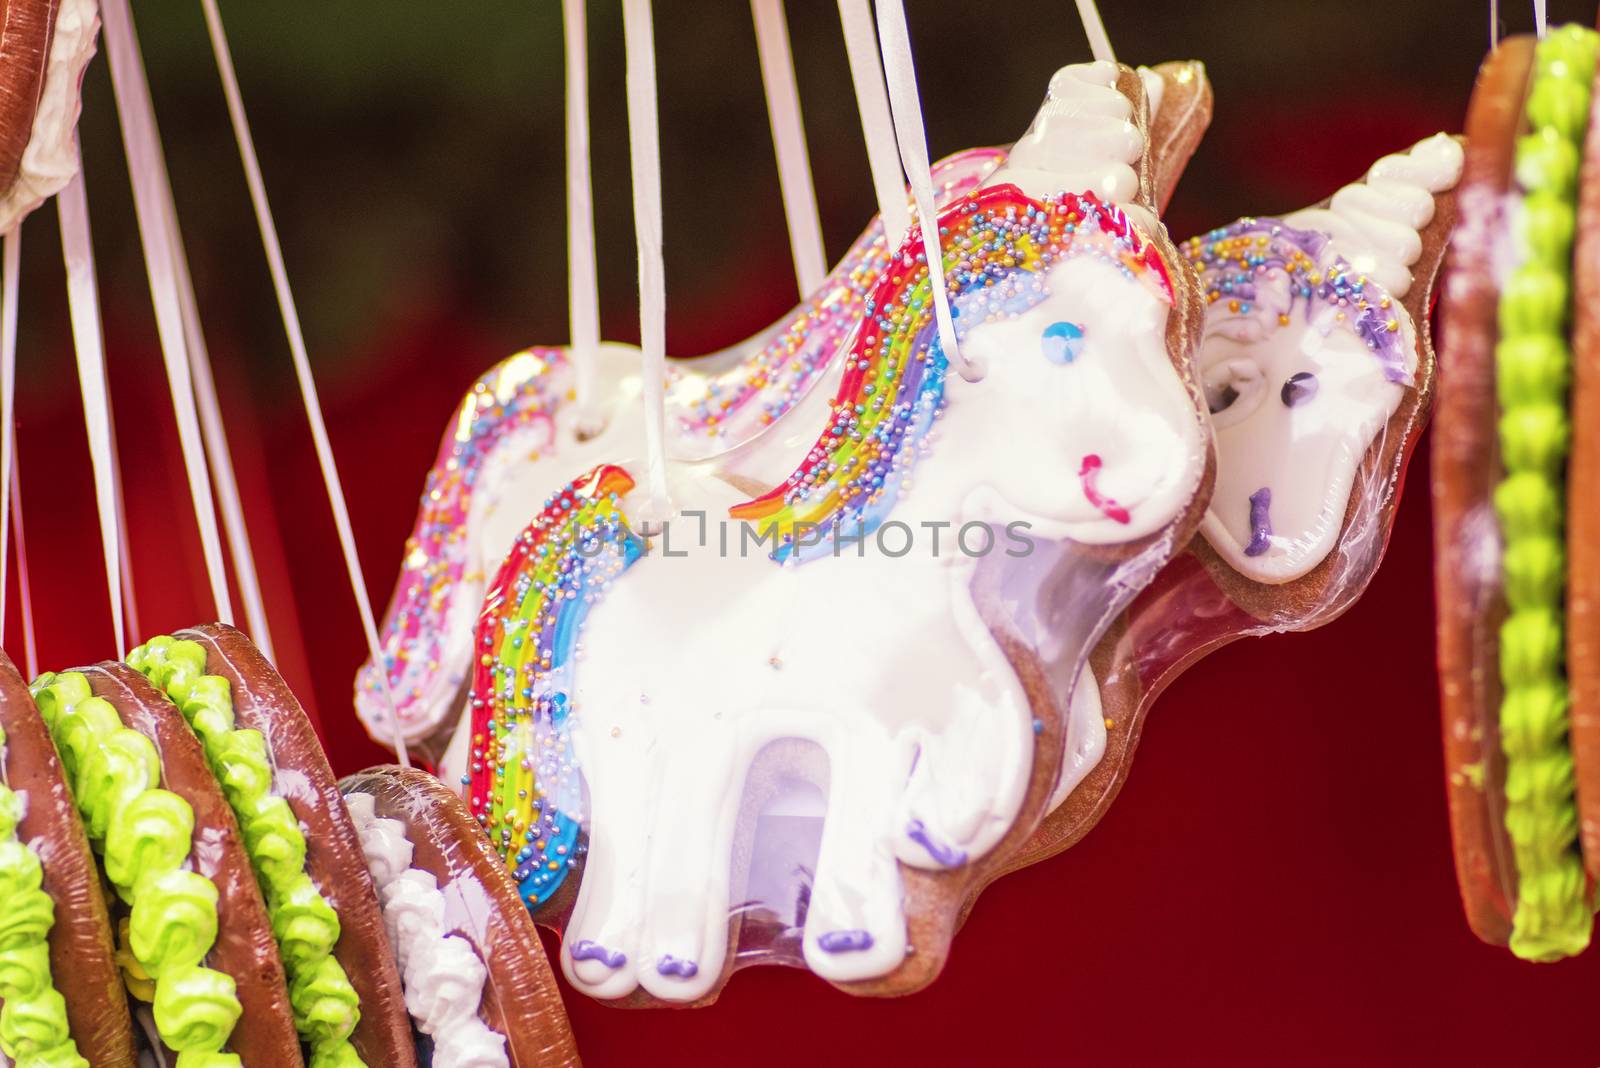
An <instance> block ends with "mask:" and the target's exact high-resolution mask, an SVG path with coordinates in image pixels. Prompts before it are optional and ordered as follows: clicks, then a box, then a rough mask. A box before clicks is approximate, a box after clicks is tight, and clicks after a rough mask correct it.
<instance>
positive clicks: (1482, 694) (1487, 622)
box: [1433, 37, 1533, 945]
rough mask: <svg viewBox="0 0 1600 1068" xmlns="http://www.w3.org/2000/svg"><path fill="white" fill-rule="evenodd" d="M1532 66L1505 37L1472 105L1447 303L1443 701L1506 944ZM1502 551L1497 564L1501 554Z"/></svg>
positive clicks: (1462, 848)
mask: <svg viewBox="0 0 1600 1068" xmlns="http://www.w3.org/2000/svg"><path fill="white" fill-rule="evenodd" d="M1532 64H1533V39H1532V38H1530V37H1514V38H1510V39H1508V40H1505V41H1502V42H1501V43H1500V46H1499V47H1498V48H1497V49H1495V51H1494V52H1492V53H1490V55H1489V58H1488V59H1487V60H1486V61H1485V62H1484V64H1483V66H1482V68H1480V69H1479V71H1478V80H1477V85H1476V86H1475V88H1474V90H1473V93H1472V101H1471V103H1470V105H1469V106H1468V110H1467V124H1466V133H1467V147H1466V161H1465V164H1464V166H1463V168H1462V172H1461V182H1460V185H1459V186H1458V194H1457V199H1458V201H1459V203H1460V221H1459V223H1458V225H1457V227H1456V233H1455V236H1454V238H1453V239H1452V241H1451V247H1450V254H1449V258H1448V261H1447V264H1446V276H1445V289H1444V298H1443V300H1442V301H1441V307H1440V309H1439V312H1440V325H1441V328H1442V335H1443V342H1444V372H1443V374H1442V375H1441V376H1440V381H1439V400H1438V416H1437V419H1436V422H1435V427H1434V434H1433V538H1434V596H1435V601H1436V606H1437V613H1438V621H1437V622H1438V639H1439V703H1440V716H1441V728H1442V732H1443V737H1444V761H1445V790H1446V795H1447V797H1448V799H1449V803H1450V831H1451V837H1452V841H1453V846H1454V850H1455V864H1456V877H1457V881H1458V882H1459V884H1460V889H1461V901H1462V905H1463V907H1464V908H1465V910H1466V914H1467V922H1468V924H1469V925H1470V926H1471V928H1472V930H1473V932H1474V933H1475V934H1477V936H1478V937H1479V938H1481V939H1483V940H1484V941H1486V942H1492V943H1497V944H1502V945H1503V944H1504V943H1505V942H1506V941H1507V940H1508V939H1509V938H1510V935H1511V916H1512V911H1513V909H1514V907H1515V904H1516V868H1515V865H1514V864H1513V862H1512V856H1511V842H1510V837H1509V835H1508V834H1507V832H1506V827H1505V758H1504V755H1503V754H1502V752H1501V749H1500V730H1499V708H1500V696H1501V691H1500V672H1499V656H1498V654H1499V630H1500V624H1501V622H1502V621H1503V620H1504V619H1505V614H1506V605H1505V597H1504V594H1503V592H1502V590H1501V584H1500V578H1499V573H1498V572H1499V569H1498V566H1495V567H1490V568H1486V567H1485V565H1484V563H1483V560H1484V558H1485V547H1486V545H1492V544H1496V543H1497V542H1498V538H1499V532H1498V526H1497V524H1496V523H1495V519H1494V511H1493V507H1492V504H1491V501H1492V499H1493V494H1494V487H1495V485H1496V484H1497V482H1498V481H1499V479H1500V476H1501V471H1502V468H1501V464H1500V456H1499V441H1498V435H1497V432H1496V410H1495V370H1494V348H1495V343H1496V340H1497V339H1498V337H1499V327H1498V324H1497V316H1498V303H1499V284H1498V282H1497V274H1498V272H1497V271H1496V268H1495V246H1496V244H1497V242H1499V240H1500V238H1501V235H1502V233H1503V232H1504V225H1505V223H1504V219H1503V216H1502V204H1503V201H1504V198H1505V194H1506V191H1507V189H1508V188H1509V187H1510V182H1511V167H1512V153H1513V148H1514V142H1515V137H1516V134H1517V132H1518V130H1519V129H1520V127H1521V124H1522V121H1523V116H1522V112H1523V100H1524V97H1525V96H1526V93H1527V86H1528V79H1529V72H1530V71H1531V69H1532ZM1493 556H1494V559H1495V560H1496V561H1497V560H1498V558H1499V555H1498V551H1497V550H1496V551H1495V552H1494V553H1493Z"/></svg>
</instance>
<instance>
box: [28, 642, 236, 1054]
mask: <svg viewBox="0 0 1600 1068" xmlns="http://www.w3.org/2000/svg"><path fill="white" fill-rule="evenodd" d="M32 688H33V691H34V698H35V701H36V702H37V703H38V706H39V709H40V711H41V713H42V715H43V717H44V720H45V724H46V726H47V727H49V729H50V734H51V738H52V739H53V740H54V742H55V744H56V749H57V751H58V752H59V753H60V754H61V761H62V764H63V766H64V767H65V768H66V770H67V773H68V776H69V779H70V781H71V782H72V783H73V785H74V790H73V799H74V802H75V803H76V805H77V807H78V811H79V814H80V815H81V816H82V817H83V820H84V824H85V826H86V828H87V829H88V832H89V836H90V840H91V841H92V842H93V843H94V845H95V847H96V848H97V849H98V850H99V851H100V852H101V853H102V855H103V856H102V860H103V867H104V869H105V873H106V877H107V878H108V879H109V880H110V881H111V884H112V886H113V887H115V888H116V891H117V894H118V896H119V897H121V898H122V899H123V900H124V901H125V902H127V903H128V905H129V906H130V907H131V908H130V915H129V927H128V929H129V943H130V950H131V952H132V954H133V958H134V960H135V961H136V962H137V963H138V966H139V968H140V969H141V970H142V971H143V972H145V973H147V974H148V975H150V976H159V978H157V979H156V981H155V1000H154V1013H155V1020H156V1030H157V1031H159V1032H160V1034H161V1038H162V1041H164V1042H165V1043H166V1044H167V1045H168V1046H169V1047H171V1048H172V1049H174V1050H178V1051H180V1052H181V1051H183V1050H185V1049H195V1050H204V1051H212V1052H215V1051H219V1050H221V1049H222V1047H223V1045H224V1044H226V1042H227V1040H228V1035H229V1034H230V1033H231V1032H232V1030H233V1025H234V1023H235V1022H236V1021H237V1020H238V1018H239V1015H240V1012H241V1011H242V1009H241V1006H240V1004H239V999H238V997H237V995H236V993H235V990H234V982H233V979H232V978H230V977H229V976H227V975H224V974H223V973H221V972H218V971H213V970H212V969H209V968H204V967H200V966H199V965H200V962H201V961H202V960H204V959H205V956H206V954H207V953H209V952H210V951H211V947H212V944H213V943H214V942H215V940H216V933H217V900H218V893H217V888H216V886H215V885H214V884H213V883H212V882H211V881H210V880H209V879H207V878H206V877H205V876H203V875H201V874H199V873H198V872H194V871H188V870H185V869H184V867H183V865H184V864H185V863H187V861H188V859H189V851H190V849H191V846H192V843H193V837H194V810H193V809H192V808H190V807H189V803H188V802H187V801H185V800H184V799H183V798H182V797H179V796H178V795H177V794H175V793H173V792H171V791H170V790H164V789H161V787H160V786H159V783H160V781H161V762H160V757H159V755H158V754H157V753H156V751H155V747H154V745H152V744H151V742H150V740H149V739H148V738H146V737H145V736H144V735H142V734H140V733H138V732H137V731H132V730H128V729H127V728H125V727H124V726H123V724H122V720H121V718H120V717H119V716H118V715H117V710H116V708H115V707H114V706H112V705H111V704H110V703H109V702H107V701H104V700H102V699H100V698H97V697H94V696H93V695H92V693H91V691H90V689H89V684H88V680H87V679H86V678H85V677H84V676H83V675H82V674H81V673H78V672H67V673H64V674H61V675H45V676H41V677H40V678H39V679H37V680H35V682H34V684H33V687H32ZM0 850H3V846H0ZM3 866H4V858H3V854H0V868H3ZM40 896H43V895H42V894H41V895H40ZM45 900H46V901H47V902H48V900H49V899H48V898H45ZM9 920H10V914H9V911H8V910H5V909H3V908H0V926H3V925H4V924H5V923H7V922H8V921H9ZM4 945H5V942H4V940H3V938H0V946H4ZM7 1004H8V1005H9V1002H8V1003H7ZM3 1039H4V1033H3V1021H0V1040H3ZM48 1045H50V1044H49V1043H42V1044H41V1050H43V1049H44V1048H45V1047H46V1046H48ZM41 1063H52V1062H41ZM61 1063H62V1064H71V1063H74V1062H73V1061H71V1060H70V1059H67V1060H63V1061H61Z"/></svg>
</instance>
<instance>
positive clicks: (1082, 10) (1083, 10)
mask: <svg viewBox="0 0 1600 1068" xmlns="http://www.w3.org/2000/svg"><path fill="white" fill-rule="evenodd" d="M1078 18H1080V19H1082V20H1083V32H1084V35H1085V36H1087V37H1088V38H1089V51H1090V52H1092V53H1093V54H1094V58H1095V59H1097V60H1100V61H1101V62H1105V63H1115V62H1116V61H1117V57H1116V55H1115V54H1114V53H1113V52H1112V51H1111V38H1109V37H1107V36H1106V25H1105V23H1103V22H1101V21H1100V9H1099V8H1098V7H1096V6H1095V3H1094V0H1078Z"/></svg>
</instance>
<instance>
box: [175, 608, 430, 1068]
mask: <svg viewBox="0 0 1600 1068" xmlns="http://www.w3.org/2000/svg"><path fill="white" fill-rule="evenodd" d="M173 637H174V638H177V639H180V640H183V641H192V642H195V643H197V644H198V645H199V646H200V647H201V648H202V649H204V650H205V653H206V669H205V670H206V674H208V675H218V676H221V677H222V678H224V679H227V680H228V685H229V687H230V688H231V689H232V691H233V714H234V720H235V722H236V723H237V724H238V725H239V726H240V727H242V728H245V729H248V730H255V731H259V732H261V735H262V737H263V738H265V739H266V742H267V751H268V753H269V754H270V755H271V759H272V765H273V774H274V776H276V775H278V774H279V773H281V772H283V771H288V772H291V773H293V774H294V776H295V777H296V779H303V783H302V784H301V785H297V786H296V787H295V788H294V789H292V790H287V789H286V790H283V791H282V792H281V796H282V797H283V798H284V799H285V800H286V801H288V803H289V808H290V810H291V811H293V812H294V815H295V818H296V819H298V820H299V821H300V822H301V823H302V824H304V825H305V829H306V872H307V874H308V875H310V876H311V879H312V881H313V882H314V883H315V884H316V886H317V888H318V890H320V891H321V892H322V896H323V897H324V898H325V899H326V900H327V902H328V904H329V905H330V906H331V907H332V908H333V911H334V913H335V914H337V915H338V917H339V941H338V942H337V943H336V944H335V945H334V947H333V955H334V956H335V957H336V958H337V959H338V961H339V963H340V964H341V965H343V966H344V971H345V975H347V976H348V977H349V978H350V983H351V985H352V986H354V987H355V990H356V995H357V997H358V998H359V999H360V1007H361V1019H360V1022H359V1023H357V1025H356V1030H355V1033H354V1034H353V1035H351V1038H350V1041H351V1043H352V1044H353V1045H354V1046H355V1049H356V1052H357V1053H359V1054H360V1055H361V1059H362V1060H363V1061H365V1062H366V1063H367V1064H368V1065H372V1066H374V1068H377V1066H384V1068H414V1066H415V1065H416V1063H417V1059H416V1042H415V1040H414V1039H413V1037H412V1033H411V1017H410V1016H409V1015H408V1014H407V1013H406V1006H405V998H404V996H403V994H402V993H401V985H400V969H399V967H398V966H397V965H396V964H395V959H394V951H393V949H391V948H390V945H389V938H388V936H387V935H386V934H385V933H384V928H383V914H382V912H381V911H380V909H379V906H378V892H377V890H376V888H375V887H374V886H373V884H372V873H371V872H370V871H368V870H367V862H366V858H365V856H364V855H363V853H362V851H361V838H360V836H359V835H358V834H357V833H356V828H355V824H354V823H352V822H351V820H350V810H349V809H348V808H346V807H345V804H344V795H343V794H341V793H340V792H339V783H338V780H337V779H336V778H335V777H334V774H333V769H332V768H331V767H329V766H328V758H327V756H326V754H325V753H324V752H323V749H322V742H321V740H320V739H319V738H318V737H317V732H316V729H315V728H314V727H313V726H312V725H311V720H310V719H309V718H308V717H307V716H306V714H305V710H304V709H303V708H302V707H301V706H300V702H299V700H297V699H296V698H295V695H294V693H293V691H291V690H290V689H289V685H288V683H286V682H284V681H283V677H282V676H281V675H279V674H278V672H277V671H276V670H275V669H274V668H273V667H272V665H271V664H270V663H268V662H267V659H266V657H264V656H262V655H261V651H260V650H259V649H257V648H256V646H255V643H254V642H252V641H251V640H250V639H249V638H248V637H246V636H245V635H244V634H243V633H242V632H241V631H239V630H236V629H234V628H233V627H230V626H228V625H227V624H226V623H207V624H205V625H203V626H199V627H193V628H191V629H188V630H181V631H178V632H177V633H176V634H174V635H173Z"/></svg>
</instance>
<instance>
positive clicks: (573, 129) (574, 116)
mask: <svg viewBox="0 0 1600 1068" xmlns="http://www.w3.org/2000/svg"><path fill="white" fill-rule="evenodd" d="M583 5H584V0H561V12H562V30H563V36H564V38H565V41H566V50H567V318H568V323H569V326H568V330H569V334H570V337H571V340H572V362H573V365H574V372H573V373H574V377H575V378H576V382H577V391H578V429H579V430H580V431H582V432H583V433H585V434H593V433H597V432H598V431H599V430H600V421H601V418H602V416H601V411H600V409H601V403H600V397H599V392H600V283H599V280H598V279H597V278H596V275H595V249H594V188H593V185H592V183H591V182H590V178H589V43H588V28H587V24H586V23H585V19H584V10H583Z"/></svg>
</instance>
